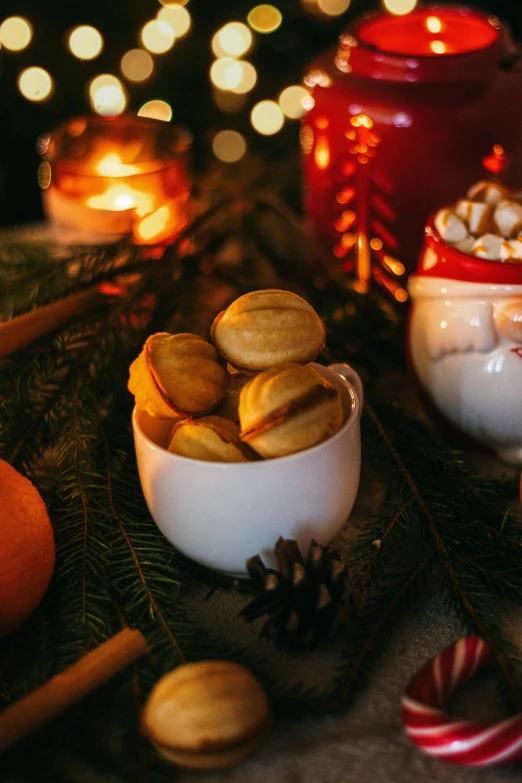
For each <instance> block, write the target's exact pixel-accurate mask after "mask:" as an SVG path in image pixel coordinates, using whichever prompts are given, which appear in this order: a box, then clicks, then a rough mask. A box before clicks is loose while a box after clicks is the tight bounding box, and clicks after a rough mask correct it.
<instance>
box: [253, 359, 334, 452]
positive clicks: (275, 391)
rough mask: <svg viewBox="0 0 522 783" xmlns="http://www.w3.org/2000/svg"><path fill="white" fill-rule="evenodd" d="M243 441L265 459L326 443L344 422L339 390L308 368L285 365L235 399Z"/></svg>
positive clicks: (262, 375)
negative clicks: (237, 401) (237, 400)
mask: <svg viewBox="0 0 522 783" xmlns="http://www.w3.org/2000/svg"><path fill="white" fill-rule="evenodd" d="M239 422H240V425H241V440H243V441H244V442H245V443H247V444H248V445H249V446H251V447H252V448H253V449H254V450H255V451H256V452H257V453H258V454H260V455H261V456H262V457H265V459H270V458H273V457H284V456H286V455H288V454H294V453H295V452H298V451H303V449H307V448H310V447H311V446H315V445H316V444H318V443H321V442H322V441H324V440H326V439H327V438H329V437H330V436H331V435H333V434H334V433H335V432H337V430H338V429H339V428H340V426H341V424H342V423H343V409H342V404H341V397H340V392H339V389H338V388H337V386H334V385H333V384H331V383H329V382H328V381H326V380H325V379H324V378H323V377H322V375H320V374H319V373H318V372H317V370H315V369H314V368H313V367H312V366H311V365H309V364H308V365H305V366H302V365H300V364H293V363H289V364H283V365H280V366H278V367H273V368H271V369H270V370H266V371H265V372H263V373H260V374H259V375H257V376H256V377H255V378H252V380H251V381H249V383H247V385H246V386H245V387H244V388H243V390H242V391H241V395H240V398H239Z"/></svg>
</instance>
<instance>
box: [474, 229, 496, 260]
mask: <svg viewBox="0 0 522 783" xmlns="http://www.w3.org/2000/svg"><path fill="white" fill-rule="evenodd" d="M502 242H503V239H502V237H498V236H497V235H496V234H484V236H482V237H479V238H478V239H477V240H476V242H475V244H474V245H473V247H472V248H471V252H472V253H473V255H475V256H478V258H488V259H489V260H490V261H500V248H501V247H502Z"/></svg>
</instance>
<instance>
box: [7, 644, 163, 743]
mask: <svg viewBox="0 0 522 783" xmlns="http://www.w3.org/2000/svg"><path fill="white" fill-rule="evenodd" d="M147 652H148V647H147V641H146V639H145V637H144V636H143V634H142V633H141V631H138V630H133V629H131V628H125V629H124V630H123V631H120V633H118V634H116V636H113V637H112V639H109V640H108V641H106V642H104V643H103V644H101V645H100V646H99V647H97V648H96V649H94V650H92V652H90V653H87V655H85V656H84V657H83V658H80V660H79V661H77V662H76V663H74V664H73V665H72V666H69V668H68V669H66V670H65V671H64V672H62V673H61V674H57V675H56V676H55V677H53V678H52V679H51V680H49V682H46V683H45V684H44V685H42V686H41V687H40V688H37V690H35V691H33V692H32V693H30V694H29V695H27V696H24V698H23V699H20V701H18V702H16V703H15V704H13V705H12V706H11V707H8V708H7V709H6V710H4V711H3V712H1V713H0V753H2V751H4V750H7V749H8V748H10V747H11V746H12V745H14V744H15V743H17V742H19V741H20V740H21V739H23V738H24V737H26V736H28V735H29V734H32V733H33V732H34V731H36V730H37V729H39V728H40V727H41V726H43V725H44V724H45V723H47V721H49V720H51V718H54V717H56V716H57V715H60V714H61V713H62V712H65V710H66V709H68V707H70V706H71V705H72V704H74V703H75V702H77V701H79V700H80V699H82V698H83V697H84V696H86V695H87V694H88V693H90V691H92V690H94V689H95V688H97V687H98V685H101V684H102V683H103V682H106V680H108V679H110V678H111V677H112V676H113V675H114V674H117V672H119V671H121V670H122V669H124V668H125V667H126V666H128V665H129V664H130V663H132V662H133V661H135V660H137V658H139V657H141V656H142V655H145V654H146V653H147Z"/></svg>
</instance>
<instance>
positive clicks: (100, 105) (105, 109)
mask: <svg viewBox="0 0 522 783" xmlns="http://www.w3.org/2000/svg"><path fill="white" fill-rule="evenodd" d="M89 95H90V99H91V106H92V108H93V109H94V111H95V112H96V113H97V114H101V115H103V116H105V117H115V116H116V115H118V114H121V113H122V112H123V111H125V107H126V106H127V96H126V95H125V90H124V88H123V84H122V83H121V82H120V80H119V79H118V78H117V77H116V76H112V75H111V74H109V73H102V74H100V76H96V77H95V78H94V79H93V80H92V82H91V83H90V85H89Z"/></svg>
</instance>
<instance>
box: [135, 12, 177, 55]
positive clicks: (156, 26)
mask: <svg viewBox="0 0 522 783" xmlns="http://www.w3.org/2000/svg"><path fill="white" fill-rule="evenodd" d="M175 40H176V36H175V35H174V30H173V29H172V27H171V26H170V24H168V23H167V22H162V21H161V19H152V20H151V21H150V22H147V24H146V25H144V27H143V28H142V30H141V42H142V44H143V46H144V47H145V49H148V50H149V52H153V53H154V54H164V53H165V52H168V51H169V49H172V47H173V46H174V41H175Z"/></svg>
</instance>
